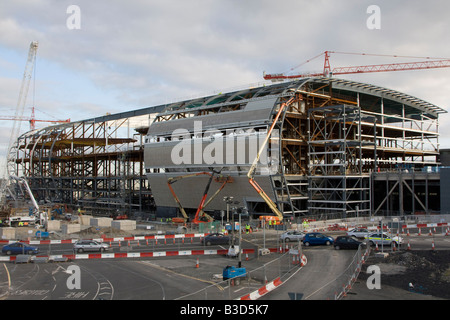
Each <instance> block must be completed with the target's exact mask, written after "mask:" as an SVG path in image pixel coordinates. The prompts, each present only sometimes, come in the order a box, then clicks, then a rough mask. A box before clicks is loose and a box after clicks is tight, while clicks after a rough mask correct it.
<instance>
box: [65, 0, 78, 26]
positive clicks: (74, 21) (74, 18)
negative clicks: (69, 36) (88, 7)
mask: <svg viewBox="0 0 450 320" xmlns="http://www.w3.org/2000/svg"><path fill="white" fill-rule="evenodd" d="M66 13H67V14H70V16H69V17H68V18H67V20H66V26H67V29H69V30H74V29H76V30H79V29H81V9H80V7H79V6H77V5H75V4H72V5H70V6H68V7H67V10H66Z"/></svg>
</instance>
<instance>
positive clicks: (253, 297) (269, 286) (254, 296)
mask: <svg viewBox="0 0 450 320" xmlns="http://www.w3.org/2000/svg"><path fill="white" fill-rule="evenodd" d="M306 263H307V259H306V256H305V255H304V254H303V255H302V257H301V265H300V266H301V267H303V266H305V265H306ZM282 284H283V281H281V279H280V277H278V278H276V279H275V280H273V281H271V282H269V283H267V284H266V285H264V286H262V287H261V288H259V289H257V290H255V291H253V292H251V293H249V294H247V295H245V296H242V297H240V298H239V299H238V300H257V299H259V298H261V297H262V296H264V295H265V294H267V293H269V292H270V291H272V290H274V289H276V288H277V287H279V286H280V285H282Z"/></svg>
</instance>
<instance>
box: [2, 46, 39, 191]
mask: <svg viewBox="0 0 450 320" xmlns="http://www.w3.org/2000/svg"><path fill="white" fill-rule="evenodd" d="M37 49H38V42H37V41H33V42H31V44H30V48H29V50H28V59H27V63H26V65H25V71H24V73H23V79H22V84H21V87H20V92H19V99H18V101H17V107H16V113H15V116H14V122H13V128H12V130H11V135H10V138H9V144H8V149H7V155H6V157H7V158H6V161H7V165H6V167H5V166H3V169H2V170H6V172H2V178H3V179H2V184H1V189H0V199H2V198H3V196H4V195H5V190H6V185H7V183H8V181H9V176H10V175H17V173H16V172H15V163H14V159H15V157H16V150H15V148H14V147H13V146H14V144H15V143H17V138H18V137H19V133H20V124H21V122H20V121H19V120H17V119H20V118H22V117H23V112H24V109H25V104H26V101H27V96H28V89H29V87H30V81H31V77H32V75H33V69H34V66H35V62H36V53H37Z"/></svg>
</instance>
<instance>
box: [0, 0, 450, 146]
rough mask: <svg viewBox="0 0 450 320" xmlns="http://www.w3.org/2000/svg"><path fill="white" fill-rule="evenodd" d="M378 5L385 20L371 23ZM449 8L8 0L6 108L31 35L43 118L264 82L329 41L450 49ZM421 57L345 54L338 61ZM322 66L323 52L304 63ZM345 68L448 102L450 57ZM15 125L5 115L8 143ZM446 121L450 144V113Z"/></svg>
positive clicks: (330, 0)
mask: <svg viewBox="0 0 450 320" xmlns="http://www.w3.org/2000/svg"><path fill="white" fill-rule="evenodd" d="M71 5H76V6H78V8H79V9H80V15H79V16H74V14H76V13H75V12H73V11H69V13H68V8H69V7H70V6H71ZM370 5H377V6H378V7H379V8H380V20H379V23H380V24H379V26H380V29H370V28H368V26H367V21H368V19H369V20H370V19H371V17H372V14H371V13H367V9H368V7H369V6H370ZM449 12H450V2H449V1H445V0H440V1H437V0H428V1H422V0H420V1H419V0H416V1H414V0H412V1H382V0H370V1H364V0H315V1H306V0H277V1H273V0H272V1H269V0H228V1H225V0H184V1H182V0H161V1H153V0H146V1H144V0H142V1H139V0H128V1H125V0H120V1H119V0H108V1H106V0H95V1H93V0H69V1H65V0H14V1H1V2H0V115H3V116H10V115H11V116H12V115H14V113H15V108H16V105H17V100H18V95H19V90H20V84H21V81H22V76H23V72H24V68H25V63H26V60H27V53H28V48H29V45H30V42H31V41H38V42H39V49H38V53H37V62H36V72H35V76H34V79H35V80H34V81H33V83H32V86H31V87H30V91H29V95H28V100H27V106H26V109H25V113H24V115H25V116H29V115H31V106H32V105H33V104H34V105H35V107H36V109H37V110H36V117H37V118H38V119H43V120H56V119H67V118H70V119H72V120H80V119H86V118H90V117H95V116H100V115H104V114H106V113H108V112H109V113H115V112H119V111H124V110H132V109H138V108H143V107H146V106H152V105H158V104H161V103H166V102H169V101H176V100H178V99H180V98H185V97H189V96H192V95H199V94H202V93H204V94H209V93H212V92H214V91H222V90H226V89H227V88H233V87H236V86H241V85H245V84H249V83H255V82H259V81H262V80H263V79H262V75H263V72H264V71H266V72H268V73H279V72H287V71H289V70H290V69H291V68H293V67H295V66H298V65H300V64H302V63H303V62H305V61H306V60H307V59H309V58H311V57H314V56H316V55H317V54H320V53H322V52H324V51H325V50H331V51H344V52H355V53H374V54H385V55H403V56H417V57H428V56H429V57H444V58H450V42H449V40H450V39H449V37H450V36H449V30H450V20H449V19H448V13H449ZM75 18H79V20H76V19H75ZM78 21H79V22H80V24H79V28H78V25H77V22H78ZM68 25H69V26H72V27H73V26H75V28H72V27H68ZM420 60H423V59H415V60H414V59H405V58H392V57H385V58H379V57H372V56H354V55H338V54H336V55H332V57H331V64H332V67H333V66H335V67H337V66H349V65H361V64H363V65H364V64H375V63H393V62H405V61H420ZM322 68H323V59H322V58H320V59H315V60H313V61H311V62H309V63H306V64H303V65H302V66H301V67H300V68H297V69H295V71H296V72H309V71H313V72H315V71H320V70H321V69H322ZM343 77H344V78H347V79H352V80H356V81H361V82H367V83H372V84H376V85H381V86H384V87H387V88H390V89H395V90H399V91H402V92H405V93H408V94H411V95H413V96H416V97H418V98H421V99H423V100H426V101H429V102H431V103H434V104H436V105H438V106H440V107H442V108H444V109H446V110H447V109H448V108H449V103H450V84H449V83H450V82H449V81H448V80H449V79H450V68H444V69H435V70H421V71H407V72H390V73H379V74H363V75H353V76H352V75H348V76H343ZM41 125H45V124H41ZM10 126H11V121H0V144H2V145H7V143H8V140H9V134H8V130H10ZM21 128H22V132H23V131H26V130H28V129H29V125H28V123H26V122H23V123H22V125H21ZM440 129H441V135H442V138H441V147H442V148H450V139H448V138H447V136H448V137H450V116H449V115H443V116H441V123H440Z"/></svg>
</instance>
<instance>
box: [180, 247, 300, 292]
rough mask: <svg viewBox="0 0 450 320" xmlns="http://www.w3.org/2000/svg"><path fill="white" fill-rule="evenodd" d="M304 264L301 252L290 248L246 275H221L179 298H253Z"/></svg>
mask: <svg viewBox="0 0 450 320" xmlns="http://www.w3.org/2000/svg"><path fill="white" fill-rule="evenodd" d="M303 265H304V262H303V261H301V254H297V252H296V251H295V250H294V251H293V250H289V251H288V252H285V253H283V254H281V255H280V256H279V257H278V258H276V259H273V260H271V261H269V262H267V263H265V264H263V265H262V266H260V267H258V268H256V269H253V270H247V273H246V274H245V276H244V277H241V278H232V279H227V280H225V281H223V280H222V281H220V278H221V275H220V276H219V279H211V281H214V282H215V281H217V282H216V283H214V284H211V285H209V286H207V287H205V288H203V289H201V290H199V291H196V292H193V293H190V294H187V295H185V296H182V297H180V298H178V299H177V300H236V299H252V296H253V293H255V292H256V293H258V292H259V293H260V295H262V294H264V293H265V292H264V291H265V290H267V289H266V285H267V284H271V285H272V286H277V285H279V284H281V283H283V281H284V280H286V279H287V278H288V277H289V276H290V275H292V273H293V272H295V271H296V270H299V268H300V267H301V266H303Z"/></svg>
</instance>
